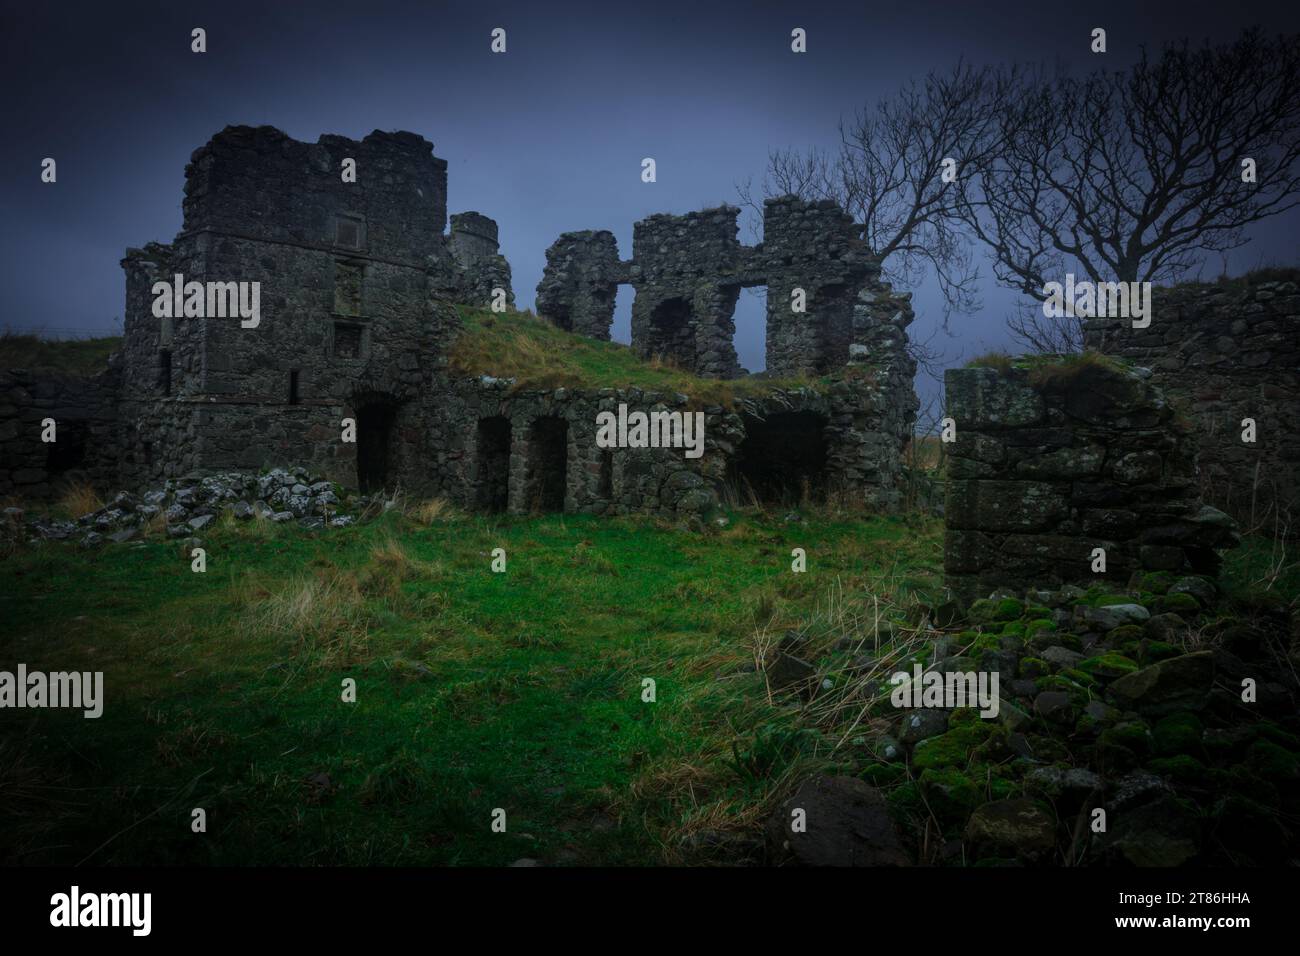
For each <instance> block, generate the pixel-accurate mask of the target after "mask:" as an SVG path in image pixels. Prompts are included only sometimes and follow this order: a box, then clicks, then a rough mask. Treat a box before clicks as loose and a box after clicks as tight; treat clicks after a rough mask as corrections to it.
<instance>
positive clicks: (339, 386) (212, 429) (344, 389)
mask: <svg viewBox="0 0 1300 956" xmlns="http://www.w3.org/2000/svg"><path fill="white" fill-rule="evenodd" d="M347 158H351V159H354V160H355V161H356V166H357V177H356V182H355V183H348V182H343V180H342V177H341V175H340V168H341V165H342V163H343V161H344V159H347ZM446 195H447V164H446V162H445V161H444V160H442V159H439V158H437V157H435V156H434V155H433V153H432V147H431V146H430V144H429V143H428V142H427V141H426V140H424V139H422V138H421V137H419V136H416V135H414V134H412V133H381V132H375V133H372V134H371V135H369V136H367V137H366V138H365V139H363V140H360V141H357V140H351V139H346V138H344V137H340V136H322V137H321V138H320V140H319V141H318V142H317V143H314V144H308V143H300V142H297V141H295V140H292V139H290V138H289V137H288V136H286V135H285V134H284V133H282V132H280V131H279V130H276V129H273V128H271V127H258V128H250V127H230V128H227V129H226V130H223V131H222V132H221V133H219V134H217V135H216V136H215V137H213V139H212V140H211V141H210V142H209V143H208V144H207V145H206V146H204V147H202V148H201V149H199V150H197V151H196V152H195V153H194V155H193V157H192V158H191V161H190V164H189V166H188V167H187V169H186V184H185V201H184V213H185V217H184V226H183V228H182V231H181V233H180V234H179V235H178V236H177V237H176V239H175V240H174V241H173V242H172V243H171V244H170V245H162V244H158V243H151V244H150V245H148V246H146V247H144V248H143V249H132V250H129V251H128V252H127V255H126V258H125V260H123V267H124V269H125V270H126V274H127V308H126V322H125V340H124V343H123V352H124V356H125V362H124V374H123V382H122V393H121V417H122V420H123V423H124V428H123V432H122V440H123V450H122V455H123V458H122V468H121V470H122V480H123V481H124V482H125V483H127V484H137V483H141V482H145V481H148V480H150V479H155V478H159V477H167V476H173V475H179V474H185V473H189V472H193V471H202V470H210V469H223V468H225V469H229V468H240V469H257V468H261V467H264V466H270V465H279V464H304V465H310V466H312V467H313V468H314V469H315V470H317V471H319V472H320V473H322V474H326V475H328V476H329V477H330V478H332V479H334V480H337V481H340V482H343V483H346V484H348V485H356V484H360V485H362V486H365V487H382V486H384V485H386V484H387V485H389V486H391V485H392V484H393V483H395V482H396V481H398V480H401V479H403V478H407V479H413V478H415V477H416V476H418V475H420V474H421V473H422V472H424V471H425V470H426V469H425V468H424V466H423V464H422V462H423V460H424V459H426V458H429V457H432V456H433V454H434V449H433V448H432V447H430V446H429V444H428V429H427V427H426V416H427V412H428V409H427V406H426V399H427V397H428V396H429V395H430V393H431V392H432V391H433V390H434V389H435V388H436V385H435V373H436V370H437V368H438V365H439V361H440V356H441V351H442V347H443V345H444V344H445V342H446V341H447V339H448V337H449V336H450V335H451V334H453V332H454V328H455V326H456V325H457V318H456V316H455V314H454V312H453V311H452V310H451V309H449V308H448V307H447V306H446V305H445V304H444V302H445V301H449V300H455V301H463V302H470V303H475V304H486V303H487V302H488V300H489V297H490V295H491V291H492V289H493V288H494V287H502V286H503V287H504V289H505V290H506V292H507V293H509V267H508V266H507V265H506V264H505V260H504V259H502V258H501V257H500V256H499V255H498V254H497V250H496V225H495V223H493V222H492V221H491V220H490V219H487V218H486V217H484V216H481V215H479V214H477V213H467V214H464V215H462V216H454V217H452V229H451V233H450V235H449V236H448V235H445V234H444V228H445V226H446V223H447V211H446ZM176 274H180V275H183V276H184V279H185V281H186V282H189V281H198V282H205V283H206V282H210V281H214V282H231V281H240V282H258V283H260V287H261V309H262V318H261V322H260V324H259V325H258V327H257V328H244V327H242V326H241V323H240V322H239V321H236V320H232V319H229V318H215V317H211V316H207V317H185V318H176V319H158V318H156V317H155V316H154V315H153V313H152V310H151V305H152V302H153V295H152V292H151V290H152V287H153V284H154V283H155V282H157V281H159V280H163V281H171V278H172V276H173V275H176ZM347 418H350V419H352V420H354V421H355V422H356V426H357V429H356V430H357V440H356V442H354V443H348V442H343V441H341V440H340V437H341V422H342V421H343V420H344V419H347Z"/></svg>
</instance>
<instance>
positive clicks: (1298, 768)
mask: <svg viewBox="0 0 1300 956" xmlns="http://www.w3.org/2000/svg"><path fill="white" fill-rule="evenodd" d="M1246 762H1247V763H1248V764H1249V765H1250V767H1251V769H1252V770H1254V771H1255V772H1256V773H1258V774H1259V775H1260V776H1261V777H1263V778H1264V779H1265V780H1274V781H1291V780H1300V757H1297V756H1296V755H1295V754H1293V753H1292V752H1291V751H1289V750H1287V749H1286V748H1285V747H1281V746H1279V745H1278V744H1275V743H1274V742H1273V741H1271V740H1256V741H1255V742H1254V743H1253V744H1251V745H1250V749H1249V750H1247V751H1246Z"/></svg>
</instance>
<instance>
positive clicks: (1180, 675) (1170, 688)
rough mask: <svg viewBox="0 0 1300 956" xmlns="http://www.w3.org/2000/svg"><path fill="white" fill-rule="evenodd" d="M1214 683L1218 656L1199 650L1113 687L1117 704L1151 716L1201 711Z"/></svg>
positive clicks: (1111, 694)
mask: <svg viewBox="0 0 1300 956" xmlns="http://www.w3.org/2000/svg"><path fill="white" fill-rule="evenodd" d="M1213 684H1214V655H1213V654H1212V653H1211V652H1210V651H1197V652H1196V653H1194V654H1184V655H1182V656H1181V657H1172V658H1170V659H1169V660H1166V661H1161V662H1160V663H1158V664H1152V665H1151V666H1150V667H1144V668H1142V669H1141V670H1139V671H1136V672H1135V673H1132V674H1127V675H1125V676H1124V677H1121V678H1120V679H1119V680H1117V681H1115V682H1114V683H1113V684H1111V685H1110V689H1109V694H1110V696H1111V699H1112V700H1114V701H1115V703H1116V705H1117V706H1119V707H1120V708H1121V709H1125V710H1136V711H1137V712H1138V713H1141V714H1146V715H1148V716H1162V715H1164V714H1170V713H1174V712H1175V711H1179V710H1200V709H1201V708H1203V707H1204V706H1205V704H1206V702H1207V701H1208V699H1209V696H1210V688H1211V687H1212V686H1213Z"/></svg>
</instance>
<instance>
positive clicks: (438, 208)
mask: <svg viewBox="0 0 1300 956" xmlns="http://www.w3.org/2000/svg"><path fill="white" fill-rule="evenodd" d="M345 157H351V158H353V159H355V160H356V161H357V179H356V182H352V183H349V182H344V181H343V178H342V162H343V160H344V158H345ZM185 177H186V179H185V201H184V204H183V208H184V213H185V224H184V227H183V230H182V232H183V233H192V232H199V231H204V230H211V231H215V232H220V233H224V234H226V235H232V236H245V237H248V238H255V239H264V240H268V241H274V242H287V243H295V244H299V245H305V246H309V247H313V248H317V249H322V250H326V251H329V252H335V251H340V250H348V249H364V250H365V251H366V252H367V253H368V254H369V255H371V256H373V257H375V258H378V259H388V260H395V261H398V262H402V263H405V264H408V265H412V266H418V265H420V264H421V263H422V262H423V260H424V257H425V256H427V255H432V254H443V255H445V254H446V253H445V240H444V238H443V235H442V233H443V228H444V226H445V225H446V222H447V162H446V160H443V159H439V158H437V157H435V156H434V155H433V146H432V144H430V143H429V141H428V140H426V139H424V138H423V137H420V136H417V135H415V134H414V133H405V132H402V133H384V132H380V131H379V130H376V131H375V132H373V133H371V134H370V135H369V136H367V137H365V138H364V139H362V140H359V141H358V140H353V139H348V138H347V137H345V136H329V135H325V136H321V137H320V138H319V139H318V140H317V142H315V143H302V142H299V141H297V140H294V139H291V138H290V137H289V136H288V135H287V134H285V133H283V132H281V131H280V130H278V129H276V128H274V127H272V126H258V127H251V126H228V127H226V128H225V129H224V130H222V131H221V132H220V133H218V134H216V135H215V136H213V137H212V139H211V140H209V141H208V143H207V144H206V145H204V146H201V147H200V148H199V149H197V150H195V151H194V154H193V156H192V157H191V158H190V163H189V165H188V166H187V167H186V169H185Z"/></svg>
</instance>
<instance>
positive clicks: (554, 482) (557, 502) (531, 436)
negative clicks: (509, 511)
mask: <svg viewBox="0 0 1300 956" xmlns="http://www.w3.org/2000/svg"><path fill="white" fill-rule="evenodd" d="M568 463H569V423H568V422H566V421H565V420H564V419H563V418H539V419H537V420H536V421H535V422H533V424H532V427H531V428H530V429H529V431H528V472H527V478H526V480H525V482H524V501H525V502H526V504H527V506H528V508H529V510H531V511H541V512H552V511H563V510H564V491H565V486H566V482H567V477H568Z"/></svg>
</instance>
